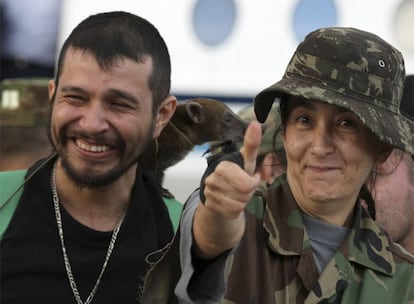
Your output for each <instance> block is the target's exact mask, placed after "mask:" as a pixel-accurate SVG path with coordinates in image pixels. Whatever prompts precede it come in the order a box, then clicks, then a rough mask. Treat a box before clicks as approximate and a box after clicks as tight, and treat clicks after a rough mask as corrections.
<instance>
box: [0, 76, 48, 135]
mask: <svg viewBox="0 0 414 304" xmlns="http://www.w3.org/2000/svg"><path fill="white" fill-rule="evenodd" d="M48 81H49V80H48V79H44V78H30V79H29V78H27V79H26V78H20V79H19V78H16V79H4V80H2V82H1V103H0V127H32V126H46V125H47V123H48V120H49V97H48V95H49V93H48Z"/></svg>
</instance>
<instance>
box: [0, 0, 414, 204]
mask: <svg viewBox="0 0 414 304" xmlns="http://www.w3.org/2000/svg"><path fill="white" fill-rule="evenodd" d="M7 2H13V3H14V6H18V5H20V9H19V8H17V9H15V12H14V17H13V18H27V19H25V20H26V21H28V22H26V23H30V22H32V23H33V24H32V26H30V25H29V26H28V27H26V28H25V32H26V33H27V34H30V35H32V37H33V36H34V35H35V34H37V31H36V28H38V27H39V22H38V21H37V23H36V22H35V20H37V19H36V18H34V17H33V18H30V12H27V10H28V9H29V6H33V7H32V8H30V9H32V10H35V9H36V8H37V9H38V8H39V5H42V7H45V5H49V6H48V7H49V8H50V9H51V10H52V9H53V10H54V12H55V13H54V17H49V21H50V24H49V26H48V27H46V28H48V29H49V33H48V34H47V35H48V36H47V37H51V36H52V37H55V42H54V43H55V47H57V49H59V47H60V45H61V44H62V42H63V41H64V39H65V38H66V37H67V35H68V34H69V32H70V31H71V30H72V28H73V27H75V26H76V25H77V24H78V23H79V22H80V21H81V20H82V19H84V18H85V17H87V16H89V15H90V14H94V13H97V12H102V11H108V10H125V11H129V12H132V13H136V14H138V15H140V16H142V17H144V18H146V19H148V20H149V21H150V22H152V23H153V24H154V25H155V26H156V27H157V28H158V29H159V31H160V32H161V35H162V36H163V37H164V39H165V41H166V43H167V45H168V47H169V50H170V54H171V60H172V94H174V95H176V96H177V97H178V98H179V100H186V99H189V98H192V97H199V96H204V97H211V98H216V99H219V100H222V101H223V102H225V103H226V104H228V105H229V106H230V107H231V108H232V109H233V110H235V111H238V110H240V108H242V107H244V106H245V105H246V104H247V103H251V102H252V98H253V96H254V95H255V94H256V93H257V92H258V91H260V90H261V89H263V88H265V87H267V86H268V85H270V84H272V83H274V82H276V81H277V80H279V79H280V78H281V77H282V75H283V72H284V69H285V67H286V65H287V63H288V61H289V59H290V57H291V55H292V53H293V51H294V49H295V48H296V46H297V44H298V43H299V42H300V41H301V40H302V39H303V38H304V36H305V35H306V33H308V32H310V31H311V30H314V29H316V28H319V27H325V26H347V27H356V28H359V29H362V30H366V31H370V32H373V33H375V34H377V35H379V36H381V37H382V38H384V39H385V40H387V41H388V42H389V43H391V44H392V45H394V46H395V47H397V48H398V49H399V50H400V51H401V52H402V53H403V55H404V58H405V63H406V70H407V73H410V74H412V73H414V38H413V37H414V36H413V35H412V33H411V31H412V29H414V0H381V1H378V0H363V1H357V0H256V1H251V0H174V1H171V0H151V1H144V0H117V1H109V0H88V1H84V0H61V1H60V0H29V1H26V0H0V5H2V6H7ZM19 3H20V4H19ZM36 3H38V4H36ZM4 4H6V5H4ZM29 4H30V5H29ZM24 12H25V13H27V14H23V13H24ZM28 16H29V17H28ZM33 16H34V13H33ZM1 18H2V61H3V60H4V59H3V54H4V53H5V52H4V50H3V48H4V45H8V43H7V42H4V41H3V38H4V37H5V35H6V34H7V32H6V33H3V31H7V30H8V27H7V26H5V25H4V24H3V23H4V21H6V20H7V18H6V17H5V12H4V9H3V8H2V11H1ZM40 20H41V19H40ZM54 20H57V21H54ZM43 21H48V19H47V18H44V19H43ZM9 31H10V29H9ZM54 32H55V34H54ZM44 37H46V36H44ZM36 39H37V42H38V43H40V41H41V40H42V39H46V38H42V36H41V35H39V36H38V37H36ZM49 43H50V42H49ZM28 48H29V49H31V48H33V45H32V44H31V45H29V46H28ZM49 57H50V56H49ZM49 59H50V58H49ZM53 60H56V58H55V57H53V58H52V61H53ZM2 66H3V64H2ZM2 69H3V67H2ZM0 73H1V71H0ZM38 76H41V75H38ZM2 78H4V77H3V75H2ZM4 102H5V101H4V98H3V94H2V104H3V103H4ZM45 102H47V101H45ZM0 140H1V138H0ZM0 143H1V142H0ZM205 150H206V147H205V146H198V147H196V148H195V149H194V150H193V151H192V152H191V153H190V154H189V155H188V156H187V157H186V159H185V160H183V161H181V162H180V163H178V164H177V165H175V166H174V167H171V168H169V169H168V170H167V172H166V176H165V182H164V186H165V187H166V188H168V189H169V190H170V191H171V192H172V193H173V194H175V195H176V198H177V199H179V200H181V201H183V202H184V201H185V199H186V198H187V196H188V195H189V194H190V193H191V192H192V191H193V190H194V189H195V188H196V187H198V183H199V179H200V177H201V175H202V173H203V172H204V169H205V166H206V161H205V157H204V156H203V155H202V154H203V152H204V151H205Z"/></svg>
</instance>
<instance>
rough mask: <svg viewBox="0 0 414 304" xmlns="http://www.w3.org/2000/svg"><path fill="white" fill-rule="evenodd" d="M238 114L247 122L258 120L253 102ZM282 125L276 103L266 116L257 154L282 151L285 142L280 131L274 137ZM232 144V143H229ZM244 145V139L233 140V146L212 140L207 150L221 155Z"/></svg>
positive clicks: (212, 153)
mask: <svg viewBox="0 0 414 304" xmlns="http://www.w3.org/2000/svg"><path fill="white" fill-rule="evenodd" d="M237 115H238V116H239V117H240V118H241V119H243V120H244V121H246V122H252V121H257V118H256V114H255V113H254V108H253V104H251V105H248V106H246V107H244V108H242V109H241V110H240V111H239V112H238V113H237ZM280 125H281V118H280V113H279V105H278V103H274V104H273V105H272V108H271V110H270V112H269V115H268V116H267V118H266V121H265V122H264V123H263V127H264V128H265V129H264V132H263V134H262V141H261V143H260V146H259V150H258V153H257V155H264V154H266V153H269V152H273V151H282V150H283V142H282V138H281V134H280V132H278V135H277V136H276V138H274V135H275V131H276V130H277V129H278V128H279V127H280ZM228 144H230V143H228ZM242 145H243V142H242V141H236V142H232V143H231V146H228V145H226V142H217V141H214V142H210V149H209V150H208V151H207V152H209V153H211V155H213V156H214V155H219V154H220V153H231V152H235V151H238V150H239V149H240V148H241V146H242Z"/></svg>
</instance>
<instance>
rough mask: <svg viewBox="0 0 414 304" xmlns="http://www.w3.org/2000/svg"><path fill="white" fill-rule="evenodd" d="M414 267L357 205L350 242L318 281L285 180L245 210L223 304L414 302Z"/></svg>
mask: <svg viewBox="0 0 414 304" xmlns="http://www.w3.org/2000/svg"><path fill="white" fill-rule="evenodd" d="M281 181H282V183H281ZM413 263H414V257H413V256H412V255H410V254H409V253H408V252H407V251H405V250H404V249H403V248H402V247H401V246H399V245H397V244H395V243H393V242H391V241H390V239H389V237H388V235H387V234H386V233H385V232H384V231H383V229H382V228H381V227H380V226H378V225H377V224H376V223H375V222H374V221H373V220H372V219H371V218H370V217H369V215H368V213H366V212H365V210H364V209H363V208H362V207H361V206H360V204H359V203H358V204H357V207H356V208H355V215H354V222H353V226H352V228H351V231H350V233H349V235H348V236H347V237H346V239H345V241H344V242H343V243H342V245H341V246H340V248H339V249H338V251H337V252H336V253H335V255H334V256H333V258H332V259H331V260H330V261H329V262H328V264H327V266H326V267H325V269H324V270H323V271H322V272H321V274H319V273H318V271H317V268H316V264H315V261H314V258H313V254H312V250H311V246H310V242H309V237H308V235H307V232H306V229H305V228H304V224H303V221H302V215H301V211H300V210H299V208H298V206H297V204H296V202H295V200H294V198H293V196H292V193H291V191H290V188H289V185H288V184H287V183H286V182H285V177H284V176H283V177H281V178H279V179H277V180H276V181H275V183H273V185H271V186H269V189H268V192H267V194H266V195H265V196H264V197H260V195H256V196H255V197H254V198H253V199H252V201H251V202H249V204H248V206H247V212H246V232H245V235H244V237H243V239H242V241H241V243H240V246H239V248H238V251H237V252H236V254H235V255H233V256H232V257H231V259H230V260H229V262H228V264H227V273H228V284H227V291H226V294H225V299H224V300H222V302H221V303H226V304H230V303H258V304H270V303H364V304H366V303H375V304H377V303H414V302H413V301H414V264H413Z"/></svg>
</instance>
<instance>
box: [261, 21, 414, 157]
mask: <svg viewBox="0 0 414 304" xmlns="http://www.w3.org/2000/svg"><path fill="white" fill-rule="evenodd" d="M404 78H405V67H404V59H403V57H402V54H401V52H399V51H398V50H397V49H395V48H394V47H393V46H391V45H390V44H388V43H387V42H385V41H384V40H383V39H381V38H380V37H378V36H376V35H374V34H372V33H368V32H364V31H361V30H358V29H354V28H344V27H332V28H322V29H318V30H316V31H313V32H311V33H310V34H308V35H307V36H306V38H305V39H304V41H302V42H301V43H300V44H299V45H298V47H297V49H296V51H295V53H294V54H293V57H292V58H291V60H290V62H289V64H288V66H287V68H286V71H285V74H284V75H283V78H282V80H280V81H279V82H277V83H275V84H273V85H272V86H270V87H268V88H266V89H264V90H263V91H262V92H260V93H259V94H258V95H257V96H256V97H255V101H254V110H255V113H256V116H257V118H258V120H259V121H260V122H263V121H264V120H265V119H266V117H267V115H268V112H269V110H270V108H271V106H272V104H273V102H274V100H275V99H276V98H279V99H280V100H281V102H284V101H285V100H286V96H289V95H292V96H299V97H303V98H305V99H311V100H315V101H321V102H325V103H329V104H334V105H337V106H340V107H343V108H346V109H348V110H350V111H352V112H353V113H354V114H355V115H357V116H358V117H359V118H360V119H361V121H362V122H363V123H364V124H365V125H366V126H367V127H368V128H369V129H370V130H371V131H372V132H373V133H374V134H376V135H377V136H378V137H379V138H380V139H381V140H382V141H384V142H386V143H389V144H391V145H392V146H394V147H397V148H399V149H402V150H405V151H407V152H410V153H412V154H413V153H414V147H413V140H412V133H410V128H411V126H410V122H409V121H408V120H407V119H405V118H404V117H403V116H402V115H401V113H400V110H399V106H400V99H401V96H402V92H403V84H404Z"/></svg>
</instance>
